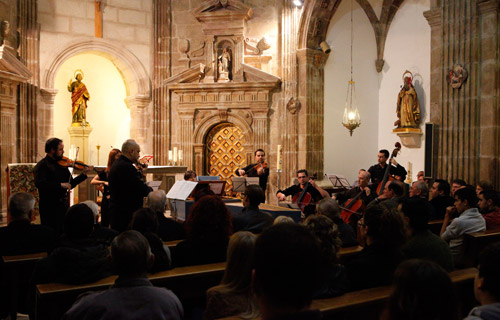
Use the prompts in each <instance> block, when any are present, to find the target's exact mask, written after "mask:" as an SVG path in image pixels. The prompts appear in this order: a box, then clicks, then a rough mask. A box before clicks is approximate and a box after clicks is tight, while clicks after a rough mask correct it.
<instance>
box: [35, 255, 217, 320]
mask: <svg viewBox="0 0 500 320" xmlns="http://www.w3.org/2000/svg"><path fill="white" fill-rule="evenodd" d="M225 268H226V263H225V262H221V263H214V264H206V265H198V266H189V267H181V268H175V269H172V270H167V271H162V272H157V273H155V274H149V275H148V278H149V280H150V281H151V283H152V284H153V285H154V286H157V287H166V288H168V289H170V290H172V291H173V292H174V293H175V294H176V295H177V296H178V297H179V299H181V301H183V303H184V302H185V301H189V300H193V299H200V298H204V297H205V292H206V290H207V289H208V288H210V287H213V286H215V285H218V284H219V283H220V281H221V279H222V276H223V274H224V270H225ZM116 278H117V276H110V277H107V278H104V279H101V280H99V281H96V282H93V283H89V284H81V285H69V284H61V283H48V284H39V285H37V286H36V306H35V309H36V319H60V318H61V316H62V315H63V314H64V313H65V312H66V311H67V310H68V309H69V308H70V307H71V306H72V305H73V303H74V302H75V300H76V298H77V297H78V296H79V295H80V294H82V293H84V292H88V291H101V290H106V289H108V288H109V287H110V286H111V285H113V284H114V282H115V280H116Z"/></svg>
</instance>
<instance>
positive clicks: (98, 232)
mask: <svg viewBox="0 0 500 320" xmlns="http://www.w3.org/2000/svg"><path fill="white" fill-rule="evenodd" d="M82 203H83V204H85V205H87V206H88V207H89V208H90V210H92V213H93V214H94V230H93V231H92V234H91V235H90V236H91V237H92V238H94V239H95V240H96V241H97V242H99V243H102V244H104V245H105V246H107V247H108V246H109V245H111V241H113V239H114V238H115V237H116V236H117V235H118V231H116V230H113V229H110V228H107V227H103V226H102V225H101V223H100V222H99V206H98V205H97V203H95V202H94V201H92V200H86V201H83V202H82Z"/></svg>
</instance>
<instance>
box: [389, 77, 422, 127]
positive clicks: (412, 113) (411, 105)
mask: <svg viewBox="0 0 500 320" xmlns="http://www.w3.org/2000/svg"><path fill="white" fill-rule="evenodd" d="M405 75H407V76H405ZM412 78H413V74H412V73H411V72H410V71H408V70H406V71H405V72H404V73H403V82H404V85H403V87H402V88H401V90H400V91H399V93H398V99H397V108H396V114H397V116H398V120H397V121H396V122H394V125H395V126H396V127H398V128H418V126H419V125H420V105H419V103H418V98H417V93H416V92H415V88H414V87H413V84H412V82H411V81H412Z"/></svg>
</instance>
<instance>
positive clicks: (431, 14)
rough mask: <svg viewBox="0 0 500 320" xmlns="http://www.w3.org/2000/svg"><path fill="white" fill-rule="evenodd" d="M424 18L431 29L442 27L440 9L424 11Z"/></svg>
mask: <svg viewBox="0 0 500 320" xmlns="http://www.w3.org/2000/svg"><path fill="white" fill-rule="evenodd" d="M424 17H425V19H427V22H428V23H429V26H430V27H431V28H432V29H434V28H438V27H441V26H442V25H443V20H442V13H441V9H440V8H436V9H431V10H427V11H425V12H424Z"/></svg>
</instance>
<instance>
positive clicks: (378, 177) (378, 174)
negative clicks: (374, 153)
mask: <svg viewBox="0 0 500 320" xmlns="http://www.w3.org/2000/svg"><path fill="white" fill-rule="evenodd" d="M387 159H389V151H387V150H386V149H382V150H380V151H379V152H378V158H377V160H378V163H377V164H375V165H373V166H371V167H370V169H368V172H370V175H371V179H372V183H373V184H378V183H380V182H381V181H382V180H383V178H384V173H385V170H386V168H387V165H388V164H387ZM389 174H390V175H392V176H394V175H397V176H400V177H406V174H407V172H406V169H405V168H404V167H403V166H401V165H400V164H399V163H397V162H396V160H395V159H394V158H392V159H391V164H390V168H389Z"/></svg>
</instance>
